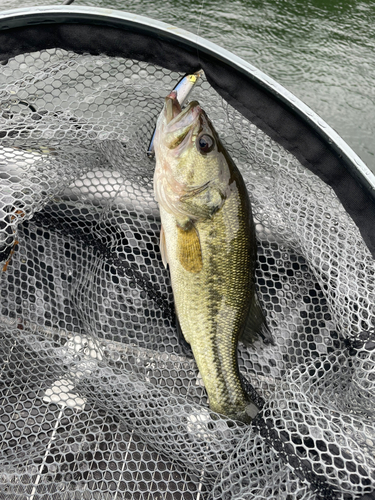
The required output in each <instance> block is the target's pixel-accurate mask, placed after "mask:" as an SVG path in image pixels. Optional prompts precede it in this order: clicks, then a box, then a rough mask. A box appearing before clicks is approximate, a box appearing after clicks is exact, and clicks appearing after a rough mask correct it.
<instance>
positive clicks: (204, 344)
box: [154, 91, 269, 422]
mask: <svg viewBox="0 0 375 500" xmlns="http://www.w3.org/2000/svg"><path fill="white" fill-rule="evenodd" d="M154 147H155V157H156V168H155V174H154V191H155V198H156V200H157V202H158V203H159V208H160V215H161V222H162V229H161V237H160V248H161V253H162V258H163V261H164V264H165V265H167V264H168V265H169V269H170V274H171V283H172V289H173V295H174V301H175V308H176V314H177V316H178V320H179V323H180V326H181V330H182V333H183V336H184V338H185V340H186V341H187V342H188V343H189V344H190V345H191V348H192V351H193V354H194V358H195V360H196V363H197V365H198V369H199V372H200V374H201V376H202V379H203V383H204V386H205V388H206V390H207V394H208V398H209V404H210V408H211V409H212V410H213V411H215V412H217V413H220V414H223V415H227V416H229V417H231V418H235V419H238V420H242V421H244V422H249V421H250V420H251V414H254V405H253V404H252V402H251V401H250V398H249V396H248V395H247V393H246V392H245V390H244V388H243V387H242V384H241V380H240V376H239V369H238V361H237V345H238V341H239V340H240V339H241V340H243V341H244V342H246V343H252V342H253V341H254V340H255V339H256V338H257V335H258V334H260V335H261V336H262V337H263V338H265V337H269V333H268V331H267V328H266V326H265V318H264V315H263V313H262V310H261V308H260V306H259V303H258V301H257V296H256V291H255V283H254V267H255V261H256V238H255V228H254V223H253V219H252V213H251V205H250V200H249V196H248V193H247V189H246V186H245V183H244V181H243V179H242V176H241V174H240V172H239V170H238V168H237V167H236V165H235V164H234V162H233V160H232V159H231V157H230V156H229V154H228V153H227V151H226V150H225V148H224V146H223V144H222V143H221V142H220V139H219V137H218V134H217V133H216V131H215V129H214V127H213V125H212V123H211V122H210V120H209V118H208V117H207V115H206V113H205V112H204V111H203V109H202V108H201V107H200V106H199V104H198V102H197V101H194V102H191V103H190V104H189V105H187V106H186V107H185V108H184V109H183V110H182V108H181V106H180V104H179V102H178V100H177V94H176V92H174V91H172V92H171V93H170V94H169V95H168V96H167V98H166V100H165V104H164V108H163V110H162V112H161V114H160V116H159V118H158V121H157V125H156V132H155V138H154Z"/></svg>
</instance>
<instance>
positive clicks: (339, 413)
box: [0, 49, 375, 500]
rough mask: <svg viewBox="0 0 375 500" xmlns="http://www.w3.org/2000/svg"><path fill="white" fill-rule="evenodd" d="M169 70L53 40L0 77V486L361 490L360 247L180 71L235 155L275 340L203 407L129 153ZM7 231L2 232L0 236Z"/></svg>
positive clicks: (199, 491)
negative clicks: (242, 417)
mask: <svg viewBox="0 0 375 500" xmlns="http://www.w3.org/2000/svg"><path fill="white" fill-rule="evenodd" d="M181 76H182V75H181V74H178V73H173V72H170V71H168V70H166V69H163V68H160V67H156V66H154V65H152V64H147V63H141V62H137V61H133V60H125V59H122V58H120V57H107V56H91V55H88V54H84V55H77V54H75V53H73V52H67V51H64V50H61V49H50V50H45V51H40V52H35V53H31V54H24V55H20V56H17V57H15V58H13V59H10V60H9V61H8V62H7V63H6V64H4V65H3V66H2V72H1V74H0V103H1V112H0V182H1V187H2V189H1V197H0V204H1V205H0V217H1V220H0V222H1V224H0V245H1V247H0V256H1V260H2V264H3V271H2V275H1V282H0V293H1V312H0V314H1V324H2V330H1V351H0V357H1V363H0V370H1V379H0V380H1V386H0V399H1V405H0V432H1V433H2V435H3V436H4V438H3V442H2V445H1V447H0V464H1V465H0V470H1V472H0V488H1V491H2V492H3V493H2V494H3V496H4V498H6V499H12V500H13V499H16V498H17V499H20V500H21V499H22V500H26V499H27V500H31V499H32V500H34V499H35V500H36V499H41V498H43V499H46V500H47V499H48V498H56V499H58V500H60V499H61V500H62V499H68V498H99V497H100V498H111V499H112V498H116V499H122V498H124V499H127V498H145V499H148V498H158V497H159V498H168V499H174V498H181V499H184V500H185V499H197V500H198V499H199V500H202V499H207V500H209V499H210V500H211V499H219V498H228V499H266V498H271V497H272V498H278V499H283V500H284V499H285V500H289V499H291V498H297V499H301V500H313V499H316V500H320V499H321V498H337V499H342V500H346V499H349V498H353V497H356V496H357V497H360V496H361V495H364V494H366V493H370V492H371V491H373V490H374V488H375V484H374V483H375V476H374V473H373V470H375V464H374V458H373V457H374V446H375V445H374V443H375V436H374V430H373V429H374V426H373V420H374V410H373V408H374V380H375V377H374V362H375V354H374V353H375V349H374V303H375V300H374V299H375V297H374V296H375V291H374V288H375V286H374V276H375V264H374V260H373V258H372V257H371V255H370V253H369V251H368V249H367V247H366V245H365V244H364V242H363V240H362V237H361V235H360V233H359V230H358V228H357V227H356V225H355V224H354V223H353V221H352V220H351V218H350V217H349V216H348V214H347V213H346V212H345V210H344V209H343V207H342V205H341V203H340V201H339V200H338V198H337V197H336V195H335V194H334V192H333V190H332V189H331V188H330V187H328V186H327V185H326V184H325V183H324V182H323V181H321V180H320V179H319V178H317V177H316V176H315V175H313V174H312V173H311V172H310V171H308V170H307V169H306V168H305V167H303V166H302V165H301V164H300V163H299V162H298V161H297V160H296V159H295V158H294V157H293V156H292V155H291V154H290V153H288V152H286V151H285V150H284V149H283V148H282V147H281V146H279V145H278V144H276V143H275V142H274V141H272V140H271V139H270V138H269V137H268V136H267V135H266V134H265V133H264V132H262V131H260V130H259V129H258V128H257V127H256V126H255V125H254V124H252V123H250V122H249V121H248V120H246V119H245V118H244V117H243V116H242V115H241V114H240V113H239V112H237V111H235V110H234V109H233V108H232V107H230V106H229V105H228V104H227V103H226V102H225V101H224V100H223V99H222V98H221V97H219V96H218V95H217V94H216V92H215V91H214V90H213V89H212V88H211V87H210V85H209V84H208V83H207V82H206V81H205V79H204V78H202V79H201V80H200V82H199V83H198V85H197V86H196V88H194V90H193V92H192V95H191V96H190V98H191V99H197V100H198V101H199V102H200V104H201V106H202V107H203V108H204V109H205V110H206V111H207V113H208V115H209V116H210V118H211V120H212V121H213V123H214V125H215V128H216V129H217V131H218V133H219V135H220V137H221V138H222V140H223V143H224V144H225V147H226V148H227V149H228V151H229V153H230V155H231V156H232V157H233V159H234V160H235V163H236V164H237V166H238V168H239V169H240V171H241V173H242V175H243V177H244V180H245V183H246V185H247V187H248V191H249V195H250V197H251V201H252V205H253V212H254V219H255V224H256V231H257V240H258V266H257V269H256V280H257V288H258V294H259V299H260V302H261V303H262V306H263V308H264V310H265V312H266V315H267V322H268V325H269V327H270V329H271V332H272V335H273V337H274V339H275V345H273V346H264V345H263V344H262V343H261V342H257V343H256V344H255V349H249V348H245V347H244V346H243V345H242V344H240V345H239V350H238V356H239V366H240V370H241V373H242V375H243V376H245V378H246V380H247V381H248V382H250V383H251V386H249V387H250V389H249V390H252V391H253V390H254V389H255V390H256V391H257V392H258V394H259V396H260V401H261V400H264V406H263V408H262V410H261V411H260V413H259V414H258V416H257V418H256V419H255V422H254V424H253V425H251V426H244V425H242V424H240V423H237V422H234V421H231V420H228V419H224V418H222V417H219V416H217V415H215V414H213V413H212V412H210V411H209V407H208V401H207V395H206V392H205V389H204V387H203V384H202V379H201V377H200V375H199V373H198V371H197V368H196V364H195V361H194V360H193V359H190V358H187V357H186V356H185V354H184V351H183V349H182V347H181V345H180V340H179V338H178V336H177V333H176V327H175V317H174V306H173V295H172V289H171V285H170V279H169V274H168V271H167V270H165V269H164V266H163V264H162V262H161V257H160V250H159V232H160V219H159V212H158V207H157V204H156V203H155V200H154V196H153V185H152V178H153V171H154V163H153V162H152V161H150V160H149V159H148V158H147V156H146V150H147V147H148V143H149V139H150V136H151V134H152V131H153V128H154V125H155V120H156V118H157V116H158V113H159V112H160V109H161V107H162V104H163V100H164V98H165V96H166V95H167V94H168V92H169V91H170V90H171V88H173V86H174V85H175V83H176V82H177V81H178V80H179V79H180V78H181ZM16 242H17V244H15V243H16Z"/></svg>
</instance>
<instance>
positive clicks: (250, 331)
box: [240, 293, 274, 346]
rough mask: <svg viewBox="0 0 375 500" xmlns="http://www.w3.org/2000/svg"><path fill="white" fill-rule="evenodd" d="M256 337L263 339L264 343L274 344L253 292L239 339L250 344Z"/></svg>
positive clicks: (247, 344)
mask: <svg viewBox="0 0 375 500" xmlns="http://www.w3.org/2000/svg"><path fill="white" fill-rule="evenodd" d="M258 338H261V339H263V342H264V343H265V344H274V340H273V338H272V335H271V332H270V331H269V329H268V326H267V322H266V317H265V315H264V313H263V311H262V308H261V306H260V304H259V301H258V297H257V294H256V293H255V294H254V298H253V301H252V304H251V306H250V309H249V314H248V316H247V320H246V323H245V325H244V329H243V331H242V334H241V336H240V341H241V342H242V343H243V344H245V345H246V346H251V345H252V344H253V343H254V342H255V341H256V340H257V339H258Z"/></svg>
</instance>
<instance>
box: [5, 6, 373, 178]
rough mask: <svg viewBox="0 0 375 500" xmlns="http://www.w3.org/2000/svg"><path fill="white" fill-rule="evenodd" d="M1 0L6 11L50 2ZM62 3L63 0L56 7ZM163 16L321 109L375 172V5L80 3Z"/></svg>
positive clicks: (155, 17) (318, 109)
mask: <svg viewBox="0 0 375 500" xmlns="http://www.w3.org/2000/svg"><path fill="white" fill-rule="evenodd" d="M45 3H46V2H44V1H43V0H36V1H35V0H33V1H29V0H24V1H22V2H20V1H15V0H0V9H1V10H4V9H8V8H15V7H22V6H30V5H36V4H37V5H43V4H45ZM50 3H51V4H60V3H62V2H57V1H54V2H50ZM75 3H76V5H95V6H97V7H112V8H115V9H119V10H125V11H128V12H133V13H137V14H141V15H145V16H148V17H152V18H154V19H159V20H161V21H164V22H168V23H171V24H174V25H176V26H179V27H181V28H185V29H187V30H189V31H191V32H193V33H199V35H200V36H203V37H204V38H207V39H209V40H211V41H213V42H215V43H217V44H219V45H221V46H222V47H224V48H226V49H228V50H230V51H232V52H234V53H235V54H237V55H238V56H240V57H242V58H244V59H245V60H247V61H249V62H250V63H252V64H253V65H254V66H257V67H258V68H259V69H261V70H262V71H264V72H265V73H267V74H268V75H270V76H272V77H273V78H274V79H275V80H277V81H278V82H279V83H281V84H282V85H283V86H284V87H286V88H287V89H289V90H290V91H291V92H293V93H294V94H295V95H296V96H297V97H299V98H300V99H301V100H302V101H304V102H305V103H306V104H308V105H309V106H310V107H311V108H312V109H314V111H316V112H317V113H318V114H319V115H320V116H321V117H322V118H323V119H324V120H325V121H326V122H328V124H329V125H331V127H333V128H334V129H335V130H336V131H337V132H338V133H339V134H340V135H341V136H342V137H343V138H344V139H345V140H346V142H347V143H348V144H349V145H350V146H351V147H352V148H353V149H354V151H355V152H356V153H357V154H358V155H359V156H360V157H361V158H362V160H363V161H364V162H365V163H366V164H367V165H368V166H369V167H370V168H371V170H372V171H373V172H375V141H374V135H375V134H374V132H375V86H374V82H375V64H374V61H375V2H374V1H373V0H362V1H357V0H341V1H340V0H293V1H289V0H251V1H250V0H185V1H181V0H155V1H154V2H152V1H150V0H127V1H125V2H124V1H120V0H112V1H108V0H91V1H90V0H76V2H75Z"/></svg>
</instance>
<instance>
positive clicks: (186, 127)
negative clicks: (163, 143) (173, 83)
mask: <svg viewBox="0 0 375 500" xmlns="http://www.w3.org/2000/svg"><path fill="white" fill-rule="evenodd" d="M164 117H165V124H166V132H167V136H168V139H167V144H168V148H169V149H175V148H176V147H177V146H182V145H183V143H184V144H185V142H186V141H187V140H188V138H190V139H193V138H194V137H195V136H196V135H198V133H199V131H200V130H201V128H202V118H203V110H202V108H201V107H200V106H199V103H198V102H197V101H192V102H190V103H189V104H188V105H187V106H185V108H182V107H181V105H180V103H179V102H178V100H177V93H176V92H175V91H172V92H171V93H170V94H169V95H168V96H167V97H166V98H165V106H164Z"/></svg>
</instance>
